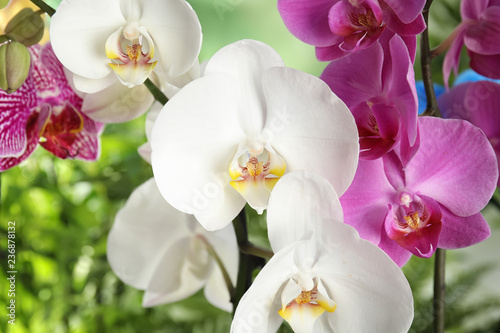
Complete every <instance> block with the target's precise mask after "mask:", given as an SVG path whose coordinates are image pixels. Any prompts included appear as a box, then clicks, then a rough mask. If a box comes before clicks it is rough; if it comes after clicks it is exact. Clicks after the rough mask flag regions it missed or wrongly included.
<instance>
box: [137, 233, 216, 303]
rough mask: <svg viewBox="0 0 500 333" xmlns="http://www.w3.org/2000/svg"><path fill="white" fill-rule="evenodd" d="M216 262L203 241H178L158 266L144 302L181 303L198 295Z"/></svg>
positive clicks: (185, 239) (186, 239)
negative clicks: (182, 300)
mask: <svg viewBox="0 0 500 333" xmlns="http://www.w3.org/2000/svg"><path fill="white" fill-rule="evenodd" d="M167 237H168V236H167ZM186 255H187V256H186ZM212 265H213V263H212V262H211V258H210V256H209V254H208V252H206V250H205V247H204V245H203V244H202V242H201V241H200V240H196V239H188V238H184V239H181V240H178V241H177V242H176V243H174V244H172V246H171V247H170V248H169V249H168V251H167V252H166V253H165V255H164V256H163V257H162V260H161V261H160V262H159V263H158V265H157V266H156V270H155V271H154V273H153V275H152V278H151V280H150V282H149V284H148V286H147V288H146V293H145V295H144V299H143V305H144V306H147V307H150V306H155V305H159V304H164V303H172V302H177V301H179V300H181V299H184V298H187V297H189V296H191V295H193V294H195V293H196V292H197V291H198V290H200V289H201V287H202V286H203V285H204V284H205V283H206V281H207V279H208V273H209V272H210V271H211V269H212V267H211V266H212Z"/></svg>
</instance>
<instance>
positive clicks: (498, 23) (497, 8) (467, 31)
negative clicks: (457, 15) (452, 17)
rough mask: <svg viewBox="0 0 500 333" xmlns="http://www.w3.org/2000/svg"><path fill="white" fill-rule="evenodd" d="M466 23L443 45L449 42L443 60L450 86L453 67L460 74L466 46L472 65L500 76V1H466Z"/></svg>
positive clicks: (499, 77) (476, 69)
mask: <svg viewBox="0 0 500 333" xmlns="http://www.w3.org/2000/svg"><path fill="white" fill-rule="evenodd" d="M460 12H461V15H462V23H460V25H458V27H457V28H456V29H455V30H454V31H453V33H452V34H451V35H450V37H449V38H448V41H445V42H444V43H443V45H449V43H450V42H451V46H450V49H449V50H448V53H447V54H446V57H445V59H444V63H443V76H444V81H445V85H446V87H448V78H449V77H450V73H451V70H452V69H453V71H454V73H455V76H456V75H457V71H458V65H459V64H460V53H461V51H462V47H463V46H464V45H465V47H466V48H467V53H468V55H469V57H470V67H471V68H472V69H473V70H475V71H476V72H477V73H479V74H481V75H484V76H486V77H489V78H492V79H500V40H499V39H498V34H499V33H500V0H463V1H462V4H461V8H460Z"/></svg>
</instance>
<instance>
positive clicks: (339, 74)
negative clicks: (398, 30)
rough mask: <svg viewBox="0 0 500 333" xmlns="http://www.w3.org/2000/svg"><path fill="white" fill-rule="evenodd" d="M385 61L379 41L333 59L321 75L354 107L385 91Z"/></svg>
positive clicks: (334, 90) (336, 92)
mask: <svg viewBox="0 0 500 333" xmlns="http://www.w3.org/2000/svg"><path fill="white" fill-rule="evenodd" d="M383 61H384V54H383V51H382V46H381V45H380V44H379V43H376V44H375V45H373V46H372V47H371V48H369V49H367V50H363V51H361V52H357V53H355V54H352V55H350V56H349V57H345V58H342V59H338V60H337V61H334V62H331V63H330V64H329V65H328V66H327V67H326V68H325V70H324V71H323V73H322V74H321V76H320V78H321V79H322V80H323V81H325V82H326V83H327V84H328V85H329V86H330V88H331V89H332V91H333V92H334V93H335V94H336V95H337V96H338V97H339V98H340V99H341V100H342V101H343V102H344V103H346V105H347V106H348V107H352V106H354V105H356V104H359V103H361V102H366V101H368V100H369V99H370V98H372V97H375V96H379V95H380V94H381V93H382V81H381V77H382V65H383ZM353 91H356V93H355V94H353Z"/></svg>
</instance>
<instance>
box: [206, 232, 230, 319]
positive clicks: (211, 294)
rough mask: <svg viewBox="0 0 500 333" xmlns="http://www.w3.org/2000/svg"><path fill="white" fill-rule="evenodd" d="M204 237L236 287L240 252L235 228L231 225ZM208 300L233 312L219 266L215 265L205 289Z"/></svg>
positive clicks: (208, 233)
mask: <svg viewBox="0 0 500 333" xmlns="http://www.w3.org/2000/svg"><path fill="white" fill-rule="evenodd" d="M203 237H205V238H206V239H207V241H208V242H209V243H210V244H211V245H212V247H213V248H214V250H215V252H216V253H217V255H218V256H219V258H220V260H221V261H222V263H223V264H224V267H225V269H226V271H227V273H228V274H229V278H230V279H231V282H232V283H233V285H236V278H237V275H238V263H239V251H238V243H237V241H236V234H235V233H234V228H233V226H232V225H231V224H230V225H228V226H226V227H225V228H223V229H221V230H218V231H217V232H205V233H204V234H203ZM205 297H206V298H207V300H208V301H209V302H210V303H211V304H213V305H215V306H217V307H218V308H221V309H223V310H225V311H228V312H231V311H232V308H233V306H232V304H231V302H230V298H231V295H229V291H228V290H227V286H226V284H225V283H224V278H223V276H222V272H221V270H220V268H219V266H218V265H214V268H213V269H212V272H211V273H210V276H209V278H208V282H207V285H206V287H205Z"/></svg>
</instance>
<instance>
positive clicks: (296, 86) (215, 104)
mask: <svg viewBox="0 0 500 333" xmlns="http://www.w3.org/2000/svg"><path fill="white" fill-rule="evenodd" d="M151 147H152V166H153V171H154V175H155V179H156V182H157V184H158V188H159V189H160V192H161V193H162V195H163V196H164V197H165V199H166V200H167V201H168V202H169V203H170V204H171V205H172V206H174V207H176V208H177V209H179V210H181V211H183V212H186V213H189V214H194V215H195V216H196V218H197V219H198V221H200V223H201V224H202V225H203V226H204V227H205V228H207V229H208V230H216V229H220V228H223V227H224V226H226V225H227V224H229V223H230V222H231V220H232V219H233V218H234V217H236V215H237V214H238V213H239V212H240V211H241V209H242V208H243V206H244V205H245V202H248V203H249V205H250V206H251V207H252V208H254V209H255V210H257V211H258V212H259V213H262V211H263V210H264V209H265V208H266V207H267V202H268V199H269V195H270V192H271V190H272V188H273V187H274V185H275V184H276V182H277V181H278V180H279V178H280V177H281V176H283V175H284V174H285V172H288V171H293V170H311V171H314V172H317V173H318V174H320V175H323V176H324V177H326V178H327V179H328V181H330V182H331V183H332V184H333V186H334V187H335V189H336V191H337V192H338V193H343V192H344V191H345V190H346V189H347V187H348V186H349V184H350V183H351V181H352V179H353V176H354V173H355V170H356V166H357V162H358V152H359V146H358V134H357V129H356V125H355V122H354V118H353V116H352V115H351V113H350V112H349V110H348V109H347V107H346V106H345V104H344V103H343V102H342V101H341V100H340V99H339V98H337V96H335V95H334V94H333V93H332V92H331V90H330V88H329V87H328V86H327V85H326V84H325V83H324V82H323V81H321V80H319V79H318V78H317V77H314V76H312V75H309V74H306V73H302V72H300V71H297V70H294V69H291V68H286V67H284V65H283V61H282V60H281V58H280V56H279V55H278V54H277V53H276V51H274V50H273V49H272V48H271V47H269V46H268V45H266V44H263V43H261V42H257V41H252V40H243V41H239V42H236V43H234V44H231V45H229V46H226V47H224V48H223V49H221V50H220V51H219V52H217V53H216V54H215V55H214V56H213V57H212V59H211V60H210V61H209V62H208V64H207V66H206V69H205V72H204V75H203V77H201V78H200V79H197V80H195V81H193V82H191V83H190V84H188V85H186V86H185V87H184V88H182V89H181V90H180V91H179V92H178V93H177V94H176V95H175V96H174V97H173V98H172V99H171V100H170V101H169V103H167V105H166V106H165V107H164V109H163V110H162V111H161V112H160V115H159V116H158V119H157V120H156V122H155V125H154V127H153V133H152V138H151Z"/></svg>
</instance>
